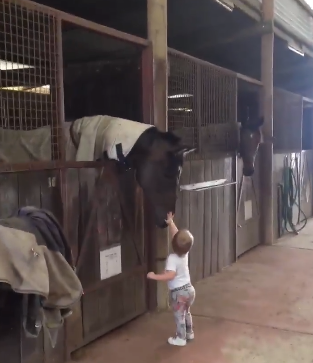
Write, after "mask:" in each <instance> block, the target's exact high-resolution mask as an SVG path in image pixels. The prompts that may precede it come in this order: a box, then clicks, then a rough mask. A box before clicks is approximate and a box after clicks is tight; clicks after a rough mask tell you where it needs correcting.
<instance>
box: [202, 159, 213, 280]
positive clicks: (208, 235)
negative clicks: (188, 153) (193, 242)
mask: <svg viewBox="0 0 313 363" xmlns="http://www.w3.org/2000/svg"><path fill="white" fill-rule="evenodd" d="M204 180H205V181H209V180H212V161H211V160H205V162H204ZM211 222H212V190H206V191H205V192H204V251H203V261H204V262H203V275H204V278H206V277H208V276H210V275H211V262H212V261H211V259H212V231H211V229H212V228H211Z"/></svg>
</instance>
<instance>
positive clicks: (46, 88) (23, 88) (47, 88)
mask: <svg viewBox="0 0 313 363" xmlns="http://www.w3.org/2000/svg"><path fill="white" fill-rule="evenodd" d="M0 90H4V91H15V92H30V93H40V94H44V95H49V94H50V85H49V84H46V85H44V86H39V87H32V88H29V87H27V86H12V87H0Z"/></svg>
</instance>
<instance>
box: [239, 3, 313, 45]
mask: <svg viewBox="0 0 313 363" xmlns="http://www.w3.org/2000/svg"><path fill="white" fill-rule="evenodd" d="M241 1H242V2H243V3H245V4H249V6H250V7H252V8H254V9H260V5H261V3H262V0H241ZM311 7H313V0H275V22H276V25H278V26H280V27H281V28H282V29H284V30H285V31H287V32H288V33H289V35H294V36H296V38H297V39H298V40H300V41H303V42H304V43H306V44H309V45H311V46H313V10H311V9H310V8H311Z"/></svg>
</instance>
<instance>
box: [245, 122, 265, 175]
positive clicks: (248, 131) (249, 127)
mask: <svg viewBox="0 0 313 363" xmlns="http://www.w3.org/2000/svg"><path fill="white" fill-rule="evenodd" d="M263 123H264V118H263V117H260V118H258V119H256V120H254V121H252V120H250V119H249V118H248V119H247V120H246V121H244V122H242V123H241V127H240V144H239V155H240V157H241V158H242V162H243V175H244V176H252V175H253V174H254V162H255V157H256V155H257V152H258V149H259V145H260V143H261V141H262V133H261V126H262V125H263Z"/></svg>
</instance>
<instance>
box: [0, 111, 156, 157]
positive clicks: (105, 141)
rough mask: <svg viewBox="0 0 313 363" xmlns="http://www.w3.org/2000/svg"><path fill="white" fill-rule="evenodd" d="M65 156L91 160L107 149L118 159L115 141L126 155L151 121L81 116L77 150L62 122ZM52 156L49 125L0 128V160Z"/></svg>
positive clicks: (77, 123) (76, 125)
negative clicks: (33, 127)
mask: <svg viewBox="0 0 313 363" xmlns="http://www.w3.org/2000/svg"><path fill="white" fill-rule="evenodd" d="M63 125H64V127H63V130H64V138H65V151H66V160H75V161H93V160H97V159H99V158H100V157H101V156H102V154H103V152H105V151H106V152H107V154H108V157H109V159H115V160H119V157H118V155H117V148H116V146H117V145H119V144H120V145H121V147H122V153H123V156H124V157H126V156H127V155H128V154H129V152H130V151H131V149H132V148H133V146H134V144H135V143H136V141H137V140H138V138H139V137H140V136H141V134H142V133H143V132H144V131H145V130H147V129H148V128H150V127H153V126H152V125H147V124H143V123H140V122H135V121H131V120H126V119H122V118H117V117H112V116H101V115H98V116H91V117H83V118H81V119H78V120H76V121H75V122H74V125H73V129H72V130H73V136H74V139H75V140H76V142H77V144H78V150H76V148H75V146H74V145H73V143H72V140H71V137H70V125H71V123H69V122H66V123H64V124H63ZM38 160H40V161H50V160H51V127H50V126H45V127H40V128H38V129H34V130H27V131H26V130H9V129H3V128H0V161H2V162H7V163H10V162H11V163H23V162H29V161H38Z"/></svg>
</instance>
